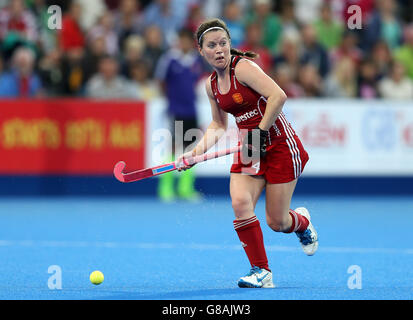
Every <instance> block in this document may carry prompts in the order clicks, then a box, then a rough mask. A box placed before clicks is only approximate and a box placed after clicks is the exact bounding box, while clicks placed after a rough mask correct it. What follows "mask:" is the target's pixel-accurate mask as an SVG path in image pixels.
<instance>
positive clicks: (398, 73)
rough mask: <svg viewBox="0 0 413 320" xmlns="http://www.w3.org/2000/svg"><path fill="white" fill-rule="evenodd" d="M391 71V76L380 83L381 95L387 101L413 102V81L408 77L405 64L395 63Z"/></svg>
mask: <svg viewBox="0 0 413 320" xmlns="http://www.w3.org/2000/svg"><path fill="white" fill-rule="evenodd" d="M390 70H391V72H390V75H389V76H388V77H385V78H384V79H382V80H381V81H380V82H379V87H378V88H379V92H380V95H381V96H382V97H383V98H385V99H394V100H400V99H406V100H413V80H411V79H409V78H408V77H406V72H405V68H404V66H403V64H401V63H400V62H398V61H394V62H393V63H392V64H391V69H390Z"/></svg>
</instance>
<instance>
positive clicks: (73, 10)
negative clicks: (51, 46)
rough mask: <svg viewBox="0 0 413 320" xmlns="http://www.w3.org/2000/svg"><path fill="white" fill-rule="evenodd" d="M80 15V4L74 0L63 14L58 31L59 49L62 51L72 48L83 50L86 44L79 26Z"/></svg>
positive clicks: (77, 0)
mask: <svg viewBox="0 0 413 320" xmlns="http://www.w3.org/2000/svg"><path fill="white" fill-rule="evenodd" d="M81 15H82V6H81V4H80V2H79V0H74V1H73V2H72V3H71V5H70V7H69V11H68V12H67V13H66V14H65V15H64V16H63V19H62V30H60V32H59V43H60V49H61V50H62V51H63V52H68V51H70V50H73V49H74V50H77V51H79V50H80V51H83V50H84V48H85V46H86V40H85V36H84V33H83V30H82V28H81V26H80V17H81Z"/></svg>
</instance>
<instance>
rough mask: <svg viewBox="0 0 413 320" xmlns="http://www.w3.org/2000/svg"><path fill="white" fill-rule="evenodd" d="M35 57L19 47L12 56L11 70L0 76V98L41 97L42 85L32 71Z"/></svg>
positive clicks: (27, 49)
mask: <svg viewBox="0 0 413 320" xmlns="http://www.w3.org/2000/svg"><path fill="white" fill-rule="evenodd" d="M34 62H35V55H34V53H33V51H32V50H31V49H29V48H25V47H19V48H17V49H16V50H15V51H14V53H13V56H12V68H11V70H10V71H9V72H4V73H3V74H1V76H0V97H7V98H27V97H38V96H41V95H42V93H43V92H42V84H41V81H40V78H39V77H38V75H37V74H36V73H35V72H34V71H33V69H34Z"/></svg>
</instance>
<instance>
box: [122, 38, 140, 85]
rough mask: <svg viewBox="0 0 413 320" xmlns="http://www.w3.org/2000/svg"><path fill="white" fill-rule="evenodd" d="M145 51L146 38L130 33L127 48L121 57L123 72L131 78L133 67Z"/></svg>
mask: <svg viewBox="0 0 413 320" xmlns="http://www.w3.org/2000/svg"><path fill="white" fill-rule="evenodd" d="M144 52H145V40H144V39H143V38H142V37H141V36H139V35H130V36H129V37H128V38H127V39H126V40H125V50H124V54H123V58H122V59H121V74H122V75H123V76H124V77H126V78H129V79H130V78H131V77H132V75H131V73H130V72H131V67H132V65H134V64H135V63H136V62H138V61H139V60H141V59H142V58H143V54H144Z"/></svg>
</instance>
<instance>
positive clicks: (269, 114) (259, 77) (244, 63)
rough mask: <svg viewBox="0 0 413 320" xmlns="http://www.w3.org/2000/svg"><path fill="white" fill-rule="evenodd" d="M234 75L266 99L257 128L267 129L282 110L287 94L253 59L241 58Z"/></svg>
mask: <svg viewBox="0 0 413 320" xmlns="http://www.w3.org/2000/svg"><path fill="white" fill-rule="evenodd" d="M235 76H236V77H237V79H238V81H240V82H241V83H242V84H244V85H247V86H249V87H250V88H252V89H253V90H255V91H256V92H258V93H259V94H261V95H262V96H263V97H265V98H266V99H267V108H266V110H265V113H264V117H263V118H262V120H261V122H260V124H259V128H260V129H262V130H268V129H269V128H270V127H271V125H272V124H273V123H274V122H275V120H276V119H277V118H278V116H279V114H280V113H281V111H282V108H283V106H284V103H285V101H286V100H287V95H286V94H285V93H284V91H283V90H282V89H281V88H280V87H279V86H278V85H277V84H276V83H275V81H274V80H273V79H271V78H270V77H269V76H268V75H267V74H266V73H265V72H264V71H262V69H261V68H260V67H259V66H258V65H257V64H256V63H255V62H253V61H250V60H247V59H243V60H241V61H240V62H239V63H238V64H237V67H236V68H235Z"/></svg>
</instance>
